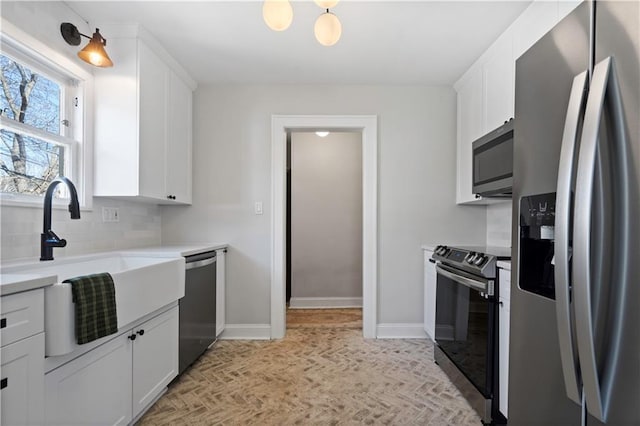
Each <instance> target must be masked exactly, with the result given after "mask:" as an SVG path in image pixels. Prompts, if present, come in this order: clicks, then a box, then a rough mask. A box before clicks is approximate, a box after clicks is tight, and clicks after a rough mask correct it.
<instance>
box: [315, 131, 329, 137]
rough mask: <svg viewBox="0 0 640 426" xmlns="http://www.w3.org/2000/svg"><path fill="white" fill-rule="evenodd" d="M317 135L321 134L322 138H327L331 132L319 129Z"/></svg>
mask: <svg viewBox="0 0 640 426" xmlns="http://www.w3.org/2000/svg"><path fill="white" fill-rule="evenodd" d="M316 135H318V136H320V137H321V138H326V137H327V136H329V132H328V131H326V130H318V131H317V132H316Z"/></svg>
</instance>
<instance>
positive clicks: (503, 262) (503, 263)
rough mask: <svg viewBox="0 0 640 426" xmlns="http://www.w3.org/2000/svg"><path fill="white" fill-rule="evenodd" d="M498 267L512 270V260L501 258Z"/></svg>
mask: <svg viewBox="0 0 640 426" xmlns="http://www.w3.org/2000/svg"><path fill="white" fill-rule="evenodd" d="M498 268H502V269H506V270H507V271H510V270H511V261H510V260H499V261H498Z"/></svg>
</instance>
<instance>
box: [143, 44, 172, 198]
mask: <svg viewBox="0 0 640 426" xmlns="http://www.w3.org/2000/svg"><path fill="white" fill-rule="evenodd" d="M138 50H139V51H138V54H139V71H138V72H139V75H138V78H139V83H138V84H139V85H140V90H139V94H138V96H139V99H138V102H139V114H140V122H139V124H138V125H139V131H140V141H139V144H140V147H139V148H140V149H139V158H138V161H139V162H140V176H139V179H140V181H139V185H140V195H142V196H145V197H150V198H156V199H162V200H165V199H166V193H165V169H164V166H165V161H164V159H165V147H166V137H167V95H168V93H167V92H168V90H167V88H168V80H167V79H168V75H169V68H168V67H167V65H165V63H164V62H162V60H161V59H160V58H159V57H158V56H157V55H156V54H155V53H153V52H152V51H151V49H149V48H148V47H147V46H146V45H145V44H144V43H143V42H141V41H138Z"/></svg>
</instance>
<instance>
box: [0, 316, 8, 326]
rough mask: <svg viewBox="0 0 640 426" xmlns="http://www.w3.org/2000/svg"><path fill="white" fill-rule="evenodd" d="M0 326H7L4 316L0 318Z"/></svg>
mask: <svg viewBox="0 0 640 426" xmlns="http://www.w3.org/2000/svg"><path fill="white" fill-rule="evenodd" d="M0 328H7V319H6V318H2V319H1V320H0Z"/></svg>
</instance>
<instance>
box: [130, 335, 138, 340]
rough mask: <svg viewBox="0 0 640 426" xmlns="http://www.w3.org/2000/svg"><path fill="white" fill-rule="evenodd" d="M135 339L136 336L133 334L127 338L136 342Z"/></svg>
mask: <svg viewBox="0 0 640 426" xmlns="http://www.w3.org/2000/svg"><path fill="white" fill-rule="evenodd" d="M136 337H137V336H136V335H135V334H132V335H131V336H129V340H136Z"/></svg>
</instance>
